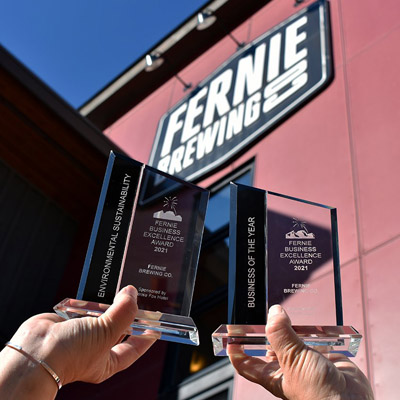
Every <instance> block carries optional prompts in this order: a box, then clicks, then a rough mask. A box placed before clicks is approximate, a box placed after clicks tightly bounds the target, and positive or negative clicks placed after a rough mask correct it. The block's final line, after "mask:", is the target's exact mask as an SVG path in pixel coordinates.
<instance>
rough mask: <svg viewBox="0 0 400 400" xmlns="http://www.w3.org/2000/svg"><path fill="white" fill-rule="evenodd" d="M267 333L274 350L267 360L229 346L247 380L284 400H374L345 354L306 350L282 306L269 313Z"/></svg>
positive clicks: (236, 366) (365, 383) (277, 306)
mask: <svg viewBox="0 0 400 400" xmlns="http://www.w3.org/2000/svg"><path fill="white" fill-rule="evenodd" d="M266 334H267V337H268V340H269V342H270V344H271V348H272V350H269V351H268V354H267V357H266V361H263V360H261V359H259V358H253V357H250V356H247V355H246V354H245V353H244V352H243V349H242V348H241V347H240V346H237V345H231V346H229V347H228V353H229V358H230V360H231V363H232V365H233V366H234V367H235V369H236V370H237V371H238V372H239V374H240V375H242V376H243V377H244V378H246V379H248V380H250V381H252V382H255V383H258V384H260V385H262V386H263V387H264V388H265V389H267V390H268V391H270V392H271V393H272V394H274V395H275V396H277V397H280V398H282V399H290V400H300V399H301V400H304V399H307V400H322V399H329V400H339V399H340V400H345V399H346V400H350V399H351V400H358V399H360V400H361V399H362V400H373V398H374V395H373V392H372V389H371V385H370V383H369V382H368V380H367V378H366V377H365V375H364V374H363V373H362V372H361V370H360V369H359V368H358V367H357V366H356V365H355V364H354V363H352V362H351V361H350V360H349V359H348V358H347V357H345V356H344V355H342V354H338V353H330V354H327V355H325V356H323V355H322V354H321V353H319V352H317V351H316V350H313V349H311V348H309V347H307V346H306V345H305V344H304V343H303V342H302V341H301V340H300V339H299V338H298V336H297V335H296V333H295V332H294V330H293V329H292V327H291V323H290V319H289V317H288V315H287V314H286V312H285V311H284V310H283V308H282V307H281V306H279V305H275V306H272V307H271V308H270V310H269V314H268V323H267V326H266Z"/></svg>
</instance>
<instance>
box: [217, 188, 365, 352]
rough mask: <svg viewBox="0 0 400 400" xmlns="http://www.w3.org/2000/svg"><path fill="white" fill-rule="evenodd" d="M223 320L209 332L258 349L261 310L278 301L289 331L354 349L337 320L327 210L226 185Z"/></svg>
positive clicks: (330, 211) (312, 341) (262, 345)
mask: <svg viewBox="0 0 400 400" xmlns="http://www.w3.org/2000/svg"><path fill="white" fill-rule="evenodd" d="M230 212H231V215H230V232H229V288H228V324H226V325H221V326H220V327H219V328H218V329H217V330H216V331H215V332H214V333H213V335H212V341H213V348H214V354H215V355H217V356H224V355H227V347H228V346H229V345H230V344H237V345H242V346H243V349H244V351H245V352H246V353H247V354H249V355H265V354H266V350H267V346H268V344H269V343H268V338H267V337H266V335H265V324H266V322H267V321H266V319H267V310H268V309H269V307H271V306H272V305H274V304H281V305H282V306H283V307H284V308H285V310H286V311H287V312H288V314H289V316H290V318H291V321H292V324H293V328H294V330H295V331H296V333H297V335H298V336H299V337H300V338H301V339H302V340H303V341H304V342H305V343H306V344H307V345H309V346H311V347H314V348H316V349H318V350H320V351H322V350H323V351H324V352H339V353H342V354H345V355H347V356H355V355H356V354H357V351H358V348H359V345H360V342H361V338H362V336H361V335H360V334H359V333H358V332H357V330H356V329H354V328H353V327H352V326H343V310H342V297H341V283H340V265H339V249H338V231H337V211H336V209H335V208H332V207H329V206H325V205H322V204H317V203H313V202H309V201H305V200H301V199H297V198H294V197H289V196H285V195H282V194H278V193H273V192H268V191H265V190H261V189H256V188H253V187H249V186H245V185H240V184H235V183H231V205H230Z"/></svg>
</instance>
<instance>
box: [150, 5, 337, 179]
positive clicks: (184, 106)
mask: <svg viewBox="0 0 400 400" xmlns="http://www.w3.org/2000/svg"><path fill="white" fill-rule="evenodd" d="M326 22H327V4H326V1H325V0H321V1H318V2H316V3H314V4H312V5H311V6H309V7H308V8H306V9H303V10H302V11H300V12H299V13H298V14H296V15H294V16H292V17H291V18H289V19H288V20H286V21H284V22H283V23H282V24H280V25H279V26H277V27H275V28H274V29H272V30H271V31H269V32H267V33H265V34H264V35H262V36H261V37H259V38H258V39H256V40H255V41H254V42H253V43H251V44H249V45H248V46H246V47H245V48H243V49H241V50H240V51H238V52H237V53H236V54H235V55H234V56H232V57H231V59H229V60H228V61H227V62H226V63H225V64H224V65H222V66H221V67H220V68H219V69H218V70H217V71H216V72H215V73H214V74H212V75H211V76H210V77H208V78H206V79H205V81H203V82H202V83H201V84H200V85H199V86H198V87H197V88H196V89H195V90H193V92H192V93H191V94H189V95H188V97H186V98H185V99H184V100H183V101H181V102H180V103H179V104H177V105H176V106H175V107H174V108H173V109H172V110H170V111H169V112H168V113H167V114H165V115H164V116H163V117H162V119H161V121H160V123H159V127H158V132H157V137H156V140H155V143H154V145H153V150H152V155H151V158H150V164H151V165H153V166H155V167H157V168H158V169H160V170H162V171H164V172H168V173H169V174H171V175H177V176H180V177H182V178H184V179H187V180H193V179H196V178H198V177H199V176H201V175H203V174H205V173H207V172H209V171H210V170H212V169H213V168H215V167H217V166H219V165H221V164H222V163H224V162H226V161H227V160H228V159H229V158H230V157H232V156H233V155H234V154H236V153H237V152H239V151H240V150H241V149H242V148H244V147H245V146H247V145H249V144H250V143H251V142H252V141H254V140H255V139H256V138H257V137H258V136H260V135H262V134H265V133H266V131H267V130H268V129H270V128H271V127H273V126H275V125H276V124H277V123H278V122H279V121H280V120H281V119H282V118H284V116H285V115H286V114H287V113H288V112H290V111H292V110H293V108H295V107H297V106H298V105H300V104H301V103H303V102H304V101H305V100H307V99H308V97H310V96H311V95H312V93H314V92H315V91H316V90H318V89H320V88H321V87H322V86H323V85H324V84H326V83H328V81H329V79H330V76H331V67H330V57H329V53H328V51H329V50H330V46H329V43H328V40H329V35H328V32H327V26H326Z"/></svg>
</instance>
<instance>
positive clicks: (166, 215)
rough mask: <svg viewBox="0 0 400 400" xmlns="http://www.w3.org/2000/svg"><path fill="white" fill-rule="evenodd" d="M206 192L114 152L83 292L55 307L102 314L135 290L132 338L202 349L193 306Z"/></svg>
mask: <svg viewBox="0 0 400 400" xmlns="http://www.w3.org/2000/svg"><path fill="white" fill-rule="evenodd" d="M208 197H209V194H208V191H207V190H205V189H202V188H200V187H197V186H195V185H192V184H190V183H187V182H184V181H182V180H180V179H177V178H174V177H172V176H170V175H167V174H164V173H163V172H160V171H158V170H156V169H154V168H151V167H149V166H147V165H145V164H142V163H139V162H137V161H135V160H132V159H130V158H128V157H125V156H121V155H117V154H114V153H113V152H111V154H110V158H109V161H108V165H107V170H106V173H105V177H104V182H103V187H102V191H101V194H100V199H99V204H98V208H97V213H96V217H95V221H94V225H93V229H92V234H91V238H90V242H89V247H88V251H87V255H86V259H85V264H84V268H83V272H82V276H81V282H80V285H79V289H78V296H77V299H65V300H64V301H62V302H61V303H59V304H57V305H56V306H55V307H54V309H55V311H56V313H57V314H59V315H61V316H62V317H64V318H66V319H69V318H76V317H82V316H100V315H101V314H102V313H103V312H104V311H105V310H106V309H107V308H108V307H109V305H110V304H111V303H112V301H113V298H114V296H115V294H116V293H117V292H118V291H119V290H120V288H122V287H124V286H126V285H128V284H132V285H134V286H135V287H136V288H137V290H138V307H139V311H138V314H137V316H136V319H135V321H132V325H131V328H132V332H131V334H132V335H141V334H143V333H144V332H148V331H149V330H150V331H155V332H157V334H158V335H160V339H162V340H168V341H173V342H178V343H186V344H192V345H198V344H199V336H198V332H197V328H196V325H195V324H194V322H193V320H192V319H191V318H190V316H189V314H190V307H191V301H192V294H193V289H194V282H195V277H196V270H197V263H198V257H199V252H200V245H201V240H202V236H203V226H204V218H205V213H206V208H207V203H208Z"/></svg>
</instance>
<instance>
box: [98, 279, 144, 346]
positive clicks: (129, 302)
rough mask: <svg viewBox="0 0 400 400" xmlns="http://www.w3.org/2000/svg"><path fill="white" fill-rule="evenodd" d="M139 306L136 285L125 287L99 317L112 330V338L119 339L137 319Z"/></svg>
mask: <svg viewBox="0 0 400 400" xmlns="http://www.w3.org/2000/svg"><path fill="white" fill-rule="evenodd" d="M137 311H138V306H137V290H136V288H135V287H134V286H132V285H128V286H126V287H124V288H123V289H122V290H121V291H120V292H118V293H117V295H116V296H115V298H114V302H113V304H112V305H111V306H110V308H108V309H107V311H106V312H105V313H104V314H103V315H102V316H101V317H99V318H100V319H103V320H104V321H105V322H106V324H107V326H108V327H109V328H110V330H111V336H112V337H111V340H113V341H116V340H118V339H119V338H120V337H121V335H122V334H124V332H125V331H126V330H127V329H128V328H129V326H130V324H131V323H132V322H133V321H134V320H135V316H136V313H137Z"/></svg>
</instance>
